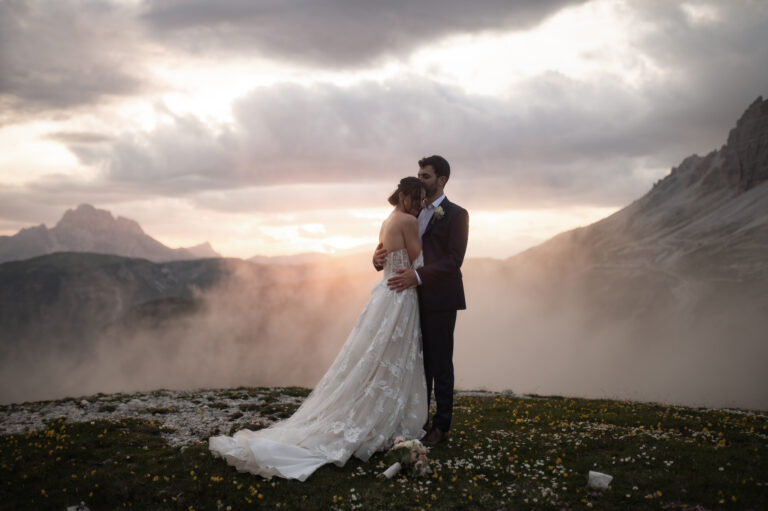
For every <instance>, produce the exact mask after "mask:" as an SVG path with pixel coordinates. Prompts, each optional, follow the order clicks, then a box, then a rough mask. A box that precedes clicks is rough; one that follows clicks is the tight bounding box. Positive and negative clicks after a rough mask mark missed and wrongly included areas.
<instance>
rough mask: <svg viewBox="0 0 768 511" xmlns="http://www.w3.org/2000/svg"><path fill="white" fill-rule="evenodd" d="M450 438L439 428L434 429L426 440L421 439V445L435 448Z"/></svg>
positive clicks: (426, 436)
mask: <svg viewBox="0 0 768 511" xmlns="http://www.w3.org/2000/svg"><path fill="white" fill-rule="evenodd" d="M446 438H448V432H447V431H446V432H445V433H443V432H442V431H441V430H440V429H439V428H432V429H430V430H429V433H427V434H426V435H425V436H424V438H422V439H421V443H422V444H424V445H426V446H427V447H434V446H436V445H437V444H439V443H440V442H444V441H445V439H446Z"/></svg>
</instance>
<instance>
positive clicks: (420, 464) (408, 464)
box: [380, 436, 432, 479]
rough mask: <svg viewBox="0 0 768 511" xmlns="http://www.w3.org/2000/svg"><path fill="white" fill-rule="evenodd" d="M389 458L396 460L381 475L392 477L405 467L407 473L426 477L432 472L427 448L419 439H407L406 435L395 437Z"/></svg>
mask: <svg viewBox="0 0 768 511" xmlns="http://www.w3.org/2000/svg"><path fill="white" fill-rule="evenodd" d="M387 454H388V456H387V457H388V458H389V459H390V461H391V460H392V459H394V460H396V461H395V462H394V463H392V464H391V465H390V466H389V468H388V469H387V470H385V471H384V472H383V473H382V474H380V476H381V477H386V478H387V479H391V478H392V477H394V476H395V474H397V473H398V472H400V471H401V470H403V469H405V473H406V474H407V475H411V476H416V477H426V476H428V475H429V474H431V473H432V469H431V468H430V467H429V460H428V459H427V448H426V447H424V445H423V444H422V443H421V442H420V441H418V440H415V439H414V440H406V439H405V437H402V436H399V437H396V438H395V445H393V446H392V448H391V449H390V450H389V452H388V453H387Z"/></svg>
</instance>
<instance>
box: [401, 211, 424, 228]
mask: <svg viewBox="0 0 768 511" xmlns="http://www.w3.org/2000/svg"><path fill="white" fill-rule="evenodd" d="M397 223H398V224H400V225H418V224H419V219H418V218H416V217H415V216H413V215H411V214H410V213H403V212H401V211H398V212H397Z"/></svg>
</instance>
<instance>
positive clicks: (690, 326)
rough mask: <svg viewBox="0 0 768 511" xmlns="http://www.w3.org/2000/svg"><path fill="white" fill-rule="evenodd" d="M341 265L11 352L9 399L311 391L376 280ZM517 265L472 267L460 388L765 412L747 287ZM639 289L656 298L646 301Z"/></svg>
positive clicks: (2, 395) (359, 266) (367, 269)
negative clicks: (532, 276)
mask: <svg viewBox="0 0 768 511" xmlns="http://www.w3.org/2000/svg"><path fill="white" fill-rule="evenodd" d="M335 264H336V266H334V264H325V265H322V266H318V267H316V268H313V269H312V270H311V273H310V274H309V275H308V276H307V278H306V279H303V280H302V281H301V282H299V281H296V280H291V279H281V278H279V271H278V270H277V269H276V270H275V275H277V277H276V278H274V279H272V280H270V281H269V282H266V281H265V280H264V278H263V275H262V276H261V277H259V278H258V279H257V278H256V277H255V274H252V273H251V272H249V271H248V270H247V268H244V267H243V266H242V265H241V266H239V267H238V268H237V269H235V270H233V271H234V273H233V274H232V275H231V277H230V278H229V279H227V280H226V281H225V282H223V283H222V284H220V285H218V286H217V287H215V288H213V289H211V290H209V291H207V292H205V293H203V294H201V295H200V296H199V299H200V300H201V302H202V303H203V306H202V307H201V308H200V310H199V311H198V312H197V313H195V314H192V315H187V316H181V317H179V318H175V319H173V320H171V321H166V322H165V323H163V324H162V325H160V326H144V327H142V328H141V329H140V330H139V331H136V329H135V328H132V329H129V330H133V331H117V330H114V329H111V330H110V331H108V332H107V331H105V332H104V334H103V335H101V336H99V338H97V339H84V340H83V343H82V349H79V348H78V349H71V348H70V349H67V350H64V351H59V350H55V349H51V348H50V346H49V345H47V344H46V343H44V342H40V343H37V344H35V345H34V346H31V345H27V346H24V347H22V348H21V351H20V352H17V353H15V354H13V356H12V357H10V358H6V359H5V360H4V361H3V362H2V376H1V377H0V383H1V386H2V390H1V391H0V401H2V402H3V403H9V402H21V401H28V400H41V399H54V398H61V397H65V396H81V395H87V394H92V393H97V392H104V393H112V392H118V391H137V390H147V389H157V388H175V389H181V388H190V389H192V388H205V387H237V386H285V385H299V386H306V387H312V386H313V385H314V384H315V383H316V382H317V381H318V380H319V378H320V377H321V376H322V374H323V373H324V371H325V370H326V368H327V367H328V366H329V365H330V363H331V362H332V360H333V358H334V357H335V355H336V353H337V352H338V350H339V348H340V347H341V345H342V344H343V342H344V341H345V339H346V336H347V334H348V333H349V331H350V330H351V328H352V326H353V324H354V322H355V319H356V318H357V315H358V314H359V313H360V311H361V310H362V308H363V306H364V305H365V303H366V301H367V298H368V296H369V294H370V289H371V286H372V285H374V283H375V282H377V281H378V280H379V279H380V278H381V274H380V273H378V274H377V273H376V272H375V271H374V270H373V269H372V268H371V266H370V262H369V258H367V257H360V258H349V259H347V260H345V261H344V262H338V263H335ZM342 267H343V269H342ZM520 274H525V272H524V271H523V272H521V271H520V270H519V269H518V270H516V271H511V270H510V269H509V267H508V263H507V262H502V261H494V260H468V261H466V262H465V265H464V275H465V286H466V291H467V304H468V309H467V310H466V311H461V312H460V313H459V315H458V321H457V327H456V339H455V352H454V364H455V370H456V387H457V388H459V389H488V390H497V391H501V390H511V391H513V392H515V393H536V394H540V395H563V396H580V397H590V398H615V399H631V400H640V401H659V402H664V403H673V404H685V405H694V406H710V407H744V408H753V409H760V410H768V377H767V376H766V374H768V372H767V371H765V361H766V360H768V342H766V334H765V326H766V319H765V317H766V314H765V306H762V308H760V306H755V304H754V303H751V302H748V303H742V301H741V300H740V295H739V293H738V289H737V290H736V291H733V293H732V294H731V295H728V294H727V293H725V294H723V293H720V294H719V295H717V296H719V298H718V299H711V297H710V298H708V299H706V300H703V301H702V300H700V301H699V305H698V306H697V307H695V308H690V307H688V308H686V307H683V306H680V303H683V302H685V303H689V302H690V297H682V298H681V297H680V296H677V297H675V296H671V295H670V294H669V293H666V294H662V295H663V296H662V297H661V298H660V299H657V298H655V297H654V293H656V292H658V289H655V288H653V284H651V287H650V288H649V289H648V290H643V289H639V288H640V287H641V286H642V282H643V279H642V278H641V279H635V280H634V281H633V282H634V284H633V285H632V289H615V288H611V287H610V286H606V287H605V290H606V293H602V292H597V293H595V292H594V290H592V291H593V292H592V293H591V294H590V293H585V292H583V290H582V291H580V288H578V287H569V286H565V285H563V287H562V288H560V286H559V284H558V282H557V281H547V282H545V283H542V282H541V281H539V282H538V283H537V284H536V285H529V284H525V283H524V282H526V280H525V279H521V278H520V277H519V275H520ZM676 292H677V293H678V294H679V293H683V294H684V293H697V292H698V291H697V290H695V289H676ZM595 294H598V295H600V299H599V300H595V299H594V298H595ZM623 296H632V297H635V298H634V300H635V301H634V302H633V301H632V300H629V301H622V300H623V298H621V297H623ZM638 296H641V297H645V298H643V299H647V300H650V302H652V303H654V304H655V307H654V308H651V309H642V308H641V307H639V306H638V302H637V297H638ZM648 297H650V298H648ZM743 302H747V300H744V301H743Z"/></svg>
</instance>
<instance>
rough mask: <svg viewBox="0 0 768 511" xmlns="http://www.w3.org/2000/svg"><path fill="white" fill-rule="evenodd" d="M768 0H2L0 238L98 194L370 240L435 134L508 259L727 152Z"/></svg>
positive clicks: (136, 210) (277, 230)
mask: <svg viewBox="0 0 768 511" xmlns="http://www.w3.org/2000/svg"><path fill="white" fill-rule="evenodd" d="M766 94H768V2H766V1H764V0H753V1H749V0H728V1H727V2H726V1H722V0H713V1H701V2H699V1H691V2H676V1H670V0H657V1H656V0H643V1H636V0H626V1H622V0H593V1H557V0H517V1H512V0H474V1H472V2H467V1H463V0H462V1H459V0H439V1H438V0H422V1H416V2H414V1H401V0H397V1H388V2H373V1H356V2H355V1H342V0H295V1H284V0H280V1H278V0H226V1H218V2H211V1H209V0H147V1H133V0H125V1H113V2H106V1H105V2H101V1H71V0H56V1H55V2H53V1H34V0H29V1H16V0H0V235H1V234H5V235H12V234H14V233H16V232H17V231H18V230H19V229H21V228H23V227H29V226H32V225H38V224H40V223H45V224H46V225H48V227H53V225H54V224H55V223H56V221H57V220H58V219H59V218H60V217H61V216H62V214H63V213H64V211H65V210H67V209H70V208H73V207H75V206H77V205H78V204H81V203H89V204H93V205H94V206H96V207H98V208H102V209H107V210H110V211H111V212H112V213H113V214H115V215H121V216H125V217H128V218H132V219H134V220H136V221H138V222H139V223H140V224H141V225H142V227H143V228H144V230H145V231H146V232H147V233H148V234H150V235H151V236H153V237H155V238H157V239H158V240H160V241H162V242H163V243H165V244H167V245H170V246H173V247H176V246H188V245H194V244H197V243H200V242H202V241H210V242H211V243H212V244H213V246H214V248H215V249H216V250H217V251H219V252H220V253H222V254H223V255H226V256H233V257H250V256H253V255H257V254H258V255H277V254H290V253H297V252H308V251H321V252H334V251H345V250H358V249H364V250H369V249H372V248H373V245H374V244H375V243H376V238H377V235H378V226H379V224H380V222H381V220H382V219H383V218H384V217H385V216H386V215H387V214H388V212H389V209H390V208H389V206H388V204H387V203H386V198H387V196H388V195H389V194H390V192H391V191H392V190H393V189H394V187H395V185H396V183H397V181H398V180H399V179H400V178H401V177H403V176H406V175H415V173H416V170H417V166H416V161H417V160H418V159H419V158H421V157H423V156H427V155H430V154H435V153H436V154H441V155H443V156H445V157H446V158H447V159H448V161H449V162H450V163H451V165H452V171H453V174H452V177H451V179H450V181H449V183H448V186H447V188H446V192H447V194H448V196H449V197H450V198H451V200H453V201H454V202H457V203H459V204H461V205H462V206H464V207H465V208H466V209H467V210H469V213H470V225H471V227H470V229H471V230H470V241H469V247H468V251H467V256H468V257H497V258H504V257H508V256H510V255H513V254H514V253H516V252H518V251H520V250H522V249H524V248H526V247H529V246H531V245H534V244H536V243H539V242H541V241H544V240H545V239H547V238H549V237H551V236H553V235H554V234H557V233H558V232H561V231H563V230H566V229H570V228H573V227H576V226H579V225H586V224H588V223H591V222H593V221H595V220H598V219H600V218H602V217H604V216H606V215H608V214H610V213H612V212H614V211H616V210H617V209H619V208H621V207H623V206H625V205H627V204H629V203H630V202H632V201H633V200H634V199H636V198H639V197H640V196H641V195H643V194H644V193H645V192H646V191H647V190H648V189H649V188H650V187H651V185H652V184H653V183H654V182H655V181H657V180H658V179H660V178H662V177H664V176H665V175H666V174H667V173H668V172H669V170H670V168H671V167H672V166H674V165H677V164H678V163H680V161H681V160H682V159H683V158H684V157H686V156H688V155H690V154H693V153H698V154H706V153H708V152H709V151H711V150H714V149H718V148H719V147H720V146H721V145H722V144H723V143H724V142H725V140H726V137H727V135H728V131H729V129H730V128H731V127H732V126H733V125H734V124H735V122H736V120H737V119H738V117H739V116H740V115H741V113H742V112H743V111H744V110H745V109H746V107H747V106H748V105H749V104H750V103H751V102H752V101H754V100H755V98H757V97H758V96H760V95H763V96H765V95H766Z"/></svg>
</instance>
